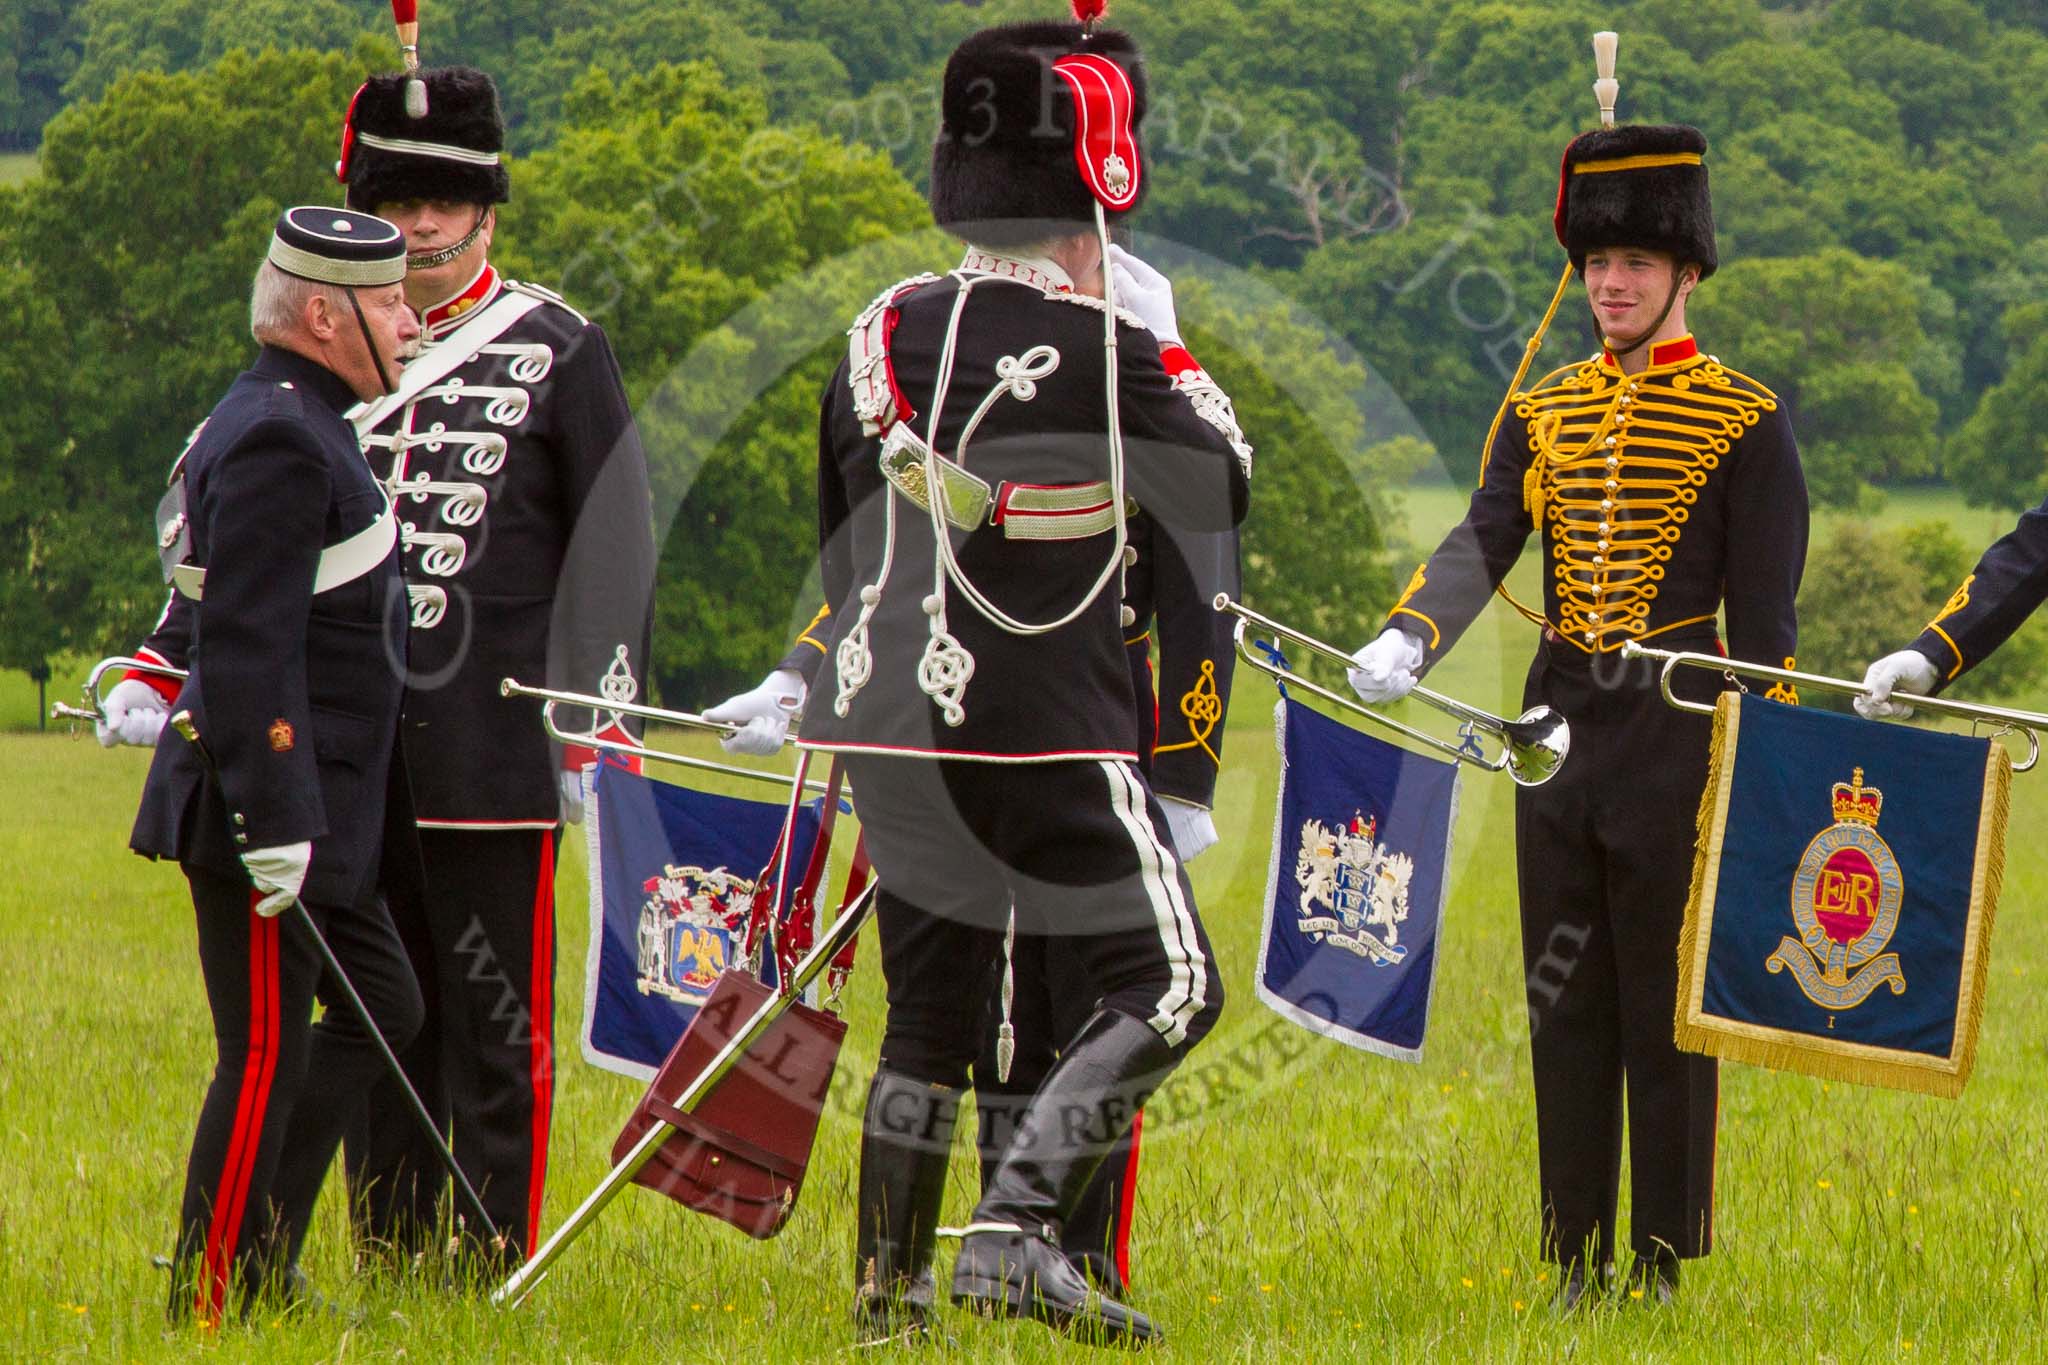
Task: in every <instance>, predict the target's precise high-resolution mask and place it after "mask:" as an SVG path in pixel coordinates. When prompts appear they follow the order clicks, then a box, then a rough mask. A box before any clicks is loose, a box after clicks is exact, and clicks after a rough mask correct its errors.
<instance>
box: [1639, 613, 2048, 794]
mask: <svg viewBox="0 0 2048 1365" xmlns="http://www.w3.org/2000/svg"><path fill="white" fill-rule="evenodd" d="M1621 657H1622V658H1624V659H1657V660H1662V661H1663V664H1664V671H1663V672H1662V673H1660V674H1658V676H1657V686H1658V687H1659V689H1660V690H1662V691H1663V693H1664V700H1665V701H1667V702H1669V703H1670V704H1671V705H1673V706H1675V707H1677V708H1678V709H1679V710H1681V711H1696V712H1698V713H1699V714H1701V715H1703V716H1711V715H1713V714H1714V708H1713V706H1712V704H1711V703H1708V702H1703V701H1687V700H1685V699H1684V698H1683V697H1675V696H1673V695H1672V694H1671V675H1672V673H1674V672H1675V671H1677V669H1678V668H1679V667H1680V666H1681V665H1683V666H1687V667H1691V668H1708V669H1712V670H1713V671H1714V672H1716V673H1729V674H1734V675H1736V676H1739V677H1744V678H1769V679H1771V680H1773V681H1774V682H1789V683H1796V684H1798V685H1799V686H1801V687H1812V688H1816V689H1818V690H1820V691H1822V692H1839V693H1842V694H1844V695H1846V696H1851V697H1867V696H1869V695H1870V693H1869V691H1868V690H1867V689H1865V687H1864V686H1863V684H1862V683H1860V682H1851V681H1850V680H1849V679H1847V678H1831V677H1829V676H1827V675H1826V674H1825V673H1801V672H1799V671H1798V670H1796V669H1791V668H1772V667H1771V666H1770V665H1769V664H1753V663H1748V662H1745V661H1744V660H1741V659H1724V658H1722V657H1721V656H1720V655H1719V654H1694V653H1690V652H1688V651H1686V650H1676V649H1654V648H1651V647H1650V646H1648V645H1643V644H1638V643H1637V642H1636V641H1634V640H1628V641H1625V642H1624V643H1623V644H1622V646H1621ZM1891 699H1892V700H1893V701H1898V702H1904V703H1906V704H1907V705H1908V706H1912V707H1916V708H1925V709H1926V710H1928V711H1932V712H1934V713H1935V714H1937V715H1944V716H1960V717H1961V718H1963V719H1964V720H1967V721H1969V722H1971V723H1972V724H1990V725H1995V726H1997V727H1998V730H1997V733H1998V734H2001V735H2008V734H2016V735H2019V736H2021V737H2022V738H2024V739H2025V740H2026V741H2027V761H2026V762H2024V763H2015V764H2013V765H2012V770H2013V771H2014V772H2016V773H2023V772H2026V771H2027V770H2028V769H2029V768H2032V767H2033V766H2034V764H2035V762H2036V761H2037V760H2038V759H2039V758H2040V757H2041V736H2040V734H2039V733H2038V732H2039V731H2040V730H2041V729H2043V728H2048V715H2042V714H2041V713H2039V712H2037V711H2014V710H2011V709H2010V708H2008V707H2004V706H1985V705H1982V704H1980V703H1977V702H1967V701H1948V700H1946V699H1944V698H1941V697H1921V696H1915V695H1914V694H1913V693H1911V692H1893V693H1892V694H1891Z"/></svg>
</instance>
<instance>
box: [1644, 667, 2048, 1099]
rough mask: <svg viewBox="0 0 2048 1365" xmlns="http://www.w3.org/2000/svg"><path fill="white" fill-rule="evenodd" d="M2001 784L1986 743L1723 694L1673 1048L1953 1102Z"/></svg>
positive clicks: (1999, 872)
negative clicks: (1917, 1093) (1909, 1091)
mask: <svg viewBox="0 0 2048 1365" xmlns="http://www.w3.org/2000/svg"><path fill="white" fill-rule="evenodd" d="M2011 782H2012V763H2011V760H2010V759H2009V758H2008V756H2007V754H2006V751H2005V748H2004V746H2003V745H2001V744H1999V743H1997V742H1996V741H1994V740H1991V739H1982V738H1971V737H1968V736H1964V735H1954V734H1943V733H1939V732H1936V731H1932V730H1922V729H1917V728H1915V727H1912V726H1906V725H1894V724H1885V723H1882V722H1878V721H1868V720H1863V719H1861V718H1859V717H1856V716H1852V715H1837V714H1834V713H1832V712H1827V711H1817V710H1812V709H1807V708H1802V707H1797V706H1787V705H1783V704H1781V703H1778V702H1773V701H1767V700H1764V699H1763V698H1760V697H1753V696H1744V695H1742V694H1740V693H1735V692H1728V693H1723V694H1722V696H1721V699H1720V702H1719V704H1718V706H1717V708H1716V710H1715V713H1714V756H1713V765H1712V768H1711V770H1710V773H1709V775H1708V779H1707V789H1706V792H1705V794H1704V795H1703V797H1702V798H1701V802H1700V825H1699V828H1700V837H1699V843H1698V847H1697V850H1696V852H1695V856H1694V862H1693V876H1692V896H1691V900H1690V901H1689V902H1688V904H1687V906H1686V912H1685V931H1684V934H1683V936H1682V937H1681V939H1680V940H1679V945H1678V976H1679V982H1678V1002H1677V1017H1676V1028H1677V1042H1678V1046H1679V1047H1681V1048H1683V1049H1685V1050H1687V1051H1689V1052H1704V1053H1709V1054H1711V1055H1713V1056H1716V1057H1721V1058H1725V1059H1727V1060H1729V1061H1737V1062H1752V1063H1755V1064H1757V1065H1759V1066H1767V1067H1772V1068H1774V1069H1779V1070H1786V1071H1800V1072H1804V1073H1806V1074H1807V1075H1810V1076H1819V1077H1823V1078H1825V1079H1828V1080H1839V1081H1853V1082H1856V1083H1858V1084H1862V1085H1881V1086H1889V1087H1892V1088H1894V1089H1899V1090H1914V1091H1919V1092H1922V1093H1925V1094H1930V1095H1942V1096H1946V1097H1948V1098H1954V1097H1955V1096H1957V1095H1960V1094H1961V1093H1962V1090H1963V1085H1964V1083H1965V1082H1967V1081H1968V1080H1969V1078H1970V1068H1971V1066H1972V1065H1973V1064H1974V1063H1975V1061H1976V1054H1977V1029H1978V1023H1979V1021H1980V1019H1981V1018H1982V1015H1983V1009H1984V984H1985V977H1986V972H1987V969H1988V967H1989V963H1990V952H1991V923H1992V918H1993V916H1994V915H1995V914H1996V912H1997V908H1998V892H1999V883H2000V880H2001V878H2002V876H2003V873H2004V867H2005V819H2006V799H2007V793H2008V790H2009V788H2010V785H2011Z"/></svg>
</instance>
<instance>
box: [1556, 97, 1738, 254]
mask: <svg viewBox="0 0 2048 1365" xmlns="http://www.w3.org/2000/svg"><path fill="white" fill-rule="evenodd" d="M1706 155H1707V135H1706V134H1705V133H1702V132H1701V131H1700V130H1699V129H1697V128H1693V127H1689V126H1687V125H1685V124H1677V123H1674V124H1623V125H1622V126H1620V127H1616V128H1599V129H1595V130H1594V131H1593V132H1590V133H1583V134H1581V135H1580V136H1579V137H1577V138H1575V139H1574V140H1573V141H1572V144H1571V145H1570V146H1569V147H1567V148H1565V152H1564V167H1563V169H1562V171H1561V172H1560V174H1559V180H1558V187H1557V218H1556V227H1557V240H1558V241H1559V242H1560V243H1562V244H1563V245H1564V249H1565V250H1566V251H1567V252H1569V253H1570V254H1571V258H1572V264H1573V265H1574V266H1576V267H1578V268H1579V269H1580V270H1581V271H1583V270H1584V269H1585V265H1586V253H1587V252H1589V251H1596V250H1599V249H1601V248H1603V247H1618V246H1635V247H1648V248H1651V249H1653V250H1657V251H1668V252H1670V253H1671V254H1672V255H1673V256H1675V257H1677V258H1678V260H1679V261H1680V262H1681V263H1683V262H1685V261H1691V262H1693V263H1694V264H1696V265H1698V266H1699V268H1700V278H1701V279H1705V278H1706V277H1707V276H1709V275H1711V274H1713V273H1714V268H1715V266H1716V265H1718V264H1719V258H1718V256H1717V255H1716V253H1715V250H1714V201H1713V196H1712V195H1711V193H1709V190H1708V185H1707V165H1706Z"/></svg>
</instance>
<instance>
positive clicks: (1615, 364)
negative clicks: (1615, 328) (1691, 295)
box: [1600, 332, 1700, 370]
mask: <svg viewBox="0 0 2048 1365" xmlns="http://www.w3.org/2000/svg"><path fill="white" fill-rule="evenodd" d="M1699 353H1700V348H1699V344H1698V343H1697V342H1695V341H1694V340H1693V339H1692V333H1691V332H1687V333H1686V334H1685V335H1684V336H1682V337H1673V338H1672V339H1671V340H1670V341H1660V342H1658V343H1657V344H1656V345H1655V346H1652V347H1651V348H1650V368H1651V369H1655V368H1657V367H1658V366H1660V365H1676V364H1677V363H1678V362H1679V361H1681V360H1691V359H1692V358H1693V357H1694V356H1696V355H1698V354H1699ZM1600 363H1601V364H1602V365H1605V366H1606V367H1607V368H1608V369H1610V370H1619V369H1620V368H1621V362H1620V361H1618V360H1616V359H1615V358H1614V352H1612V351H1610V350H1608V349H1607V348H1606V347H1604V346H1603V347H1601V349H1600Z"/></svg>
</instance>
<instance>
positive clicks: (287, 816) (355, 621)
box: [131, 208, 421, 1325]
mask: <svg viewBox="0 0 2048 1365" xmlns="http://www.w3.org/2000/svg"><path fill="white" fill-rule="evenodd" d="M404 275H405V243H404V239H403V238H402V236H401V235H400V234H399V232H398V230H397V229H396V228H395V227H393V226H392V225H391V224H389V223H387V222H384V221H383V220H381V219H378V218H373V217H370V216H369V215H367V214H360V213H350V212H347V211H345V210H337V209H325V208H302V209H293V210H291V211H289V212H287V213H286V214H285V215H284V216H283V217H282V218H280V219H279V220H278V224H277V228H276V231H275V233H274V235H273V237H272V239H271V243H270V249H269V254H268V257H267V259H266V261H265V264H264V265H263V266H262V268H261V270H260V271H259V272H258V275H257V279H256V285H255V290H254V294H253V299H252V303H251V308H250V312H251V330H252V331H253V332H254V333H255V336H256V340H257V341H258V342H259V343H261V345H262V347H263V349H262V351H261V352H260V353H259V354H258V356H257V357H256V361H255V363H254V364H253V365H251V366H250V368H249V369H248V370H247V371H246V372H244V373H243V374H242V375H241V376H240V377H239V378H238V379H236V380H235V383H234V385H233V387H232V388H230V389H229V390H228V392H227V395H226V396H225V397H224V398H222V399H221V401H220V403H219V404H218V405H217V406H215V408H214V410H213V412H212V414H211V415H210V416H209V417H208V418H207V420H206V423H205V425H204V427H203V428H202V430H201V432H200V433H199V435H198V437H197V439H196V440H195V441H194V442H193V444H192V445H191V447H190V448H189V449H188V451H187V452H186V454H185V457H184V459H183V461H182V462H181V467H180V470H179V472H178V476H177V477H178V478H179V480H181V482H182V491H183V493H184V503H183V507H184V510H183V512H182V513H180V514H179V515H178V517H176V518H174V519H173V520H172V522H171V523H170V525H169V526H167V528H166V530H167V532H168V534H167V536H166V540H167V542H169V543H171V544H174V545H175V544H178V543H179V542H180V538H181V537H184V536H189V551H188V552H187V553H186V554H185V555H184V556H183V557H182V561H183V562H178V563H175V564H174V566H173V569H174V575H175V581H176V582H177V584H178V589H179V591H180V593H181V594H182V595H183V597H184V598H185V600H187V601H190V602H192V603H193V604H194V606H193V610H192V612H191V631H192V634H191V649H190V658H191V671H190V673H189V675H188V676H187V678H186V679H185V682H184V685H183V687H182V688H181V689H180V690H179V692H178V693H177V695H176V697H175V699H174V700H173V702H172V703H171V706H172V709H173V710H178V711H185V712H189V713H190V715H191V716H192V718H193V721H194V723H195V727H196V731H197V734H198V736H199V738H198V741H197V742H196V743H195V742H192V741H188V740H186V739H185V738H182V737H179V738H174V739H171V740H168V741H166V742H165V743H164V744H162V745H161V746H160V747H159V748H158V749H157V752H156V755H155V758H154V760H153V761H152V762H151V764H150V771H149V779H148V782H147V783H146V785H145V786H144V788H143V794H142V808H141V812H140V814H139V815H138V816H137V817H136V822H135V831H134V835H133V836H132V840H131V842H132V843H133V846H134V848H135V850H136V851H137V852H138V853H142V854H145V855H147V856H149V857H152V858H175V859H177V860H178V862H179V864H180V865H181V866H182V868H183V870H184V873H185V877H186V880H187V881H188V882H189V883H190V885H191V889H192V904H193V907H194V909H195V910H196V912H197V916H198V931H199V933H198V936H199V960H200V965H201V967H202V969H203V970H204V972H205V977H206V993H207V999H208V1002H209V1003H210V1004H211V1006H212V1010H213V1023H214V1038H215V1042H216V1045H217V1047H218V1052H219V1060H218V1063H217V1064H216V1067H215V1070H214V1075H213V1081H212V1084H211V1085H210V1086H209V1087H208V1089H207V1093H206V1100H205V1102H204V1104H203V1105H202V1106H201V1108H200V1113H199V1125H198V1132H197V1134H196V1135H195V1136H194V1139H193V1143H192V1154H191V1158H190V1160H189V1162H188V1164H187V1167H186V1174H185V1196H184V1202H183V1206H182V1209H181V1212H180V1223H179V1236H178V1246H177V1255H176V1258H175V1261H174V1269H175V1271H176V1275H175V1288H174V1289H173V1297H172V1301H171V1310H172V1314H173V1316H174V1317H183V1316H185V1315H187V1314H196V1315H197V1316H198V1317H199V1318H200V1319H201V1320H202V1321H204V1322H206V1323H208V1324H209V1325H210V1324H212V1323H215V1322H218V1321H219V1320H220V1318H221V1317H222V1316H223V1314H224V1313H226V1312H227V1311H229V1309H230V1308H231V1307H232V1306H234V1305H237V1304H239V1305H240V1306H243V1307H246V1305H247V1304H248V1302H249V1301H250V1300H251V1299H252V1298H253V1297H254V1296H255V1295H257V1294H258V1293H259V1292H260V1291H262V1290H263V1289H265V1288H266V1287H270V1288H276V1289H280V1290H282V1289H284V1288H285V1285H284V1284H283V1283H282V1281H283V1278H284V1275H285V1274H286V1272H287V1270H288V1268H289V1267H290V1266H291V1265H292V1264H293V1262H294V1260H295V1259H296V1256H297V1252H298V1247H299V1244H300V1242H301V1240H302V1239H303V1237H304V1235H305V1224H306V1220H307V1219H308V1218H309V1217H310V1215H311V1213H312V1205H313V1196H314V1195H315V1194H316V1193H317V1191H318V1190H319V1187H320V1180H321V1176H322V1175H323V1173H324V1172H325V1170H326V1168H327V1165H328V1163H329V1161H330V1160H331V1158H332V1157H333V1154H334V1149H335V1145H336V1144H337V1143H338V1142H339V1141H340V1139H341V1133H342V1128H343V1126H344V1124H345V1122H346V1121H347V1118H348V1116H349V1114H350V1113H351V1112H352V1110H353V1108H354V1107H355V1106H356V1105H357V1104H358V1103H359V1102H360V1100H361V1097H362V1094H363V1091H364V1089H365V1088H366V1087H367V1086H368V1084H369V1083H370V1081H371V1079H372V1077H373V1076H374V1075H375V1073H376V1069H377V1065H378V1054H377V1052H376V1050H375V1045H374V1042H373V1040H372V1039H371V1038H370V1037H369V1036H368V1034H367V1033H366V1032H364V1031H363V1029H362V1028H361V1026H360V1024H359V1023H358V1021H357V1020H356V1018H355V1016H354V1015H352V1014H350V1013H349V1012H347V1011H345V1010H343V1011H334V1010H330V1011H329V1012H328V1014H327V1015H326V1016H325V1017H324V1018H323V1019H322V1020H321V1022H320V1023H319V1024H318V1025H317V1026H315V1025H314V1024H313V1023H312V1005H313V998H314V995H315V993H316V984H318V987H319V989H318V993H319V995H320V997H321V999H322V1000H323V1001H325V1000H327V999H328V991H329V990H331V989H332V988H333V986H334V984H335V983H334V982H332V981H331V980H330V981H327V982H325V983H322V982H321V959H320V956H319V953H318V949H317V947H316V945H315V943H314V942H313V940H312V938H311V936H310V935H307V934H305V933H303V932H301V930H302V926H301V925H300V924H299V923H298V922H296V921H283V920H280V919H279V918H278V916H279V915H280V914H281V913H282V912H283V911H284V910H285V909H286V908H288V907H289V906H290V905H291V904H292V901H293V899H294V898H295V897H297V898H303V900H304V903H305V905H306V908H307V910H308V912H309V913H310V915H311V916H312V919H313V922H314V923H315V924H317V925H319V926H320V927H321V929H322V931H323V933H324V934H325V936H326V937H327V938H328V940H329V942H330V943H331V944H332V946H333V948H334V951H335V953H336V955H337V957H338V959H339V960H340V961H341V962H342V964H343V965H344V967H345V968H346V969H347V971H348V973H349V976H350V979H351V980H352V981H354V983H355V984H356V986H357V987H358V988H359V989H360V990H361V992H362V994H363V996H364V998H365V999H366V1001H367V1002H368V1003H369V1005H370V1009H371V1012H372V1014H373V1016H374V1017H375V1018H376V1019H377V1020H378V1021H379V1027H380V1028H381V1029H383V1031H384V1032H385V1034H386V1037H387V1041H388V1042H391V1043H393V1044H394V1045H398V1046H403V1045H404V1043H405V1042H406V1041H408V1040H409V1039H410V1038H411V1036H412V1034H413V1033H414V1032H415V1031H416V1030H417V1029H418V1027H419V1021H420V1012H421V1003H420V998H419V992H418V987H417V985H416V984H415V982H414V980H413V975H412V971H411V969H410V968H409V967H408V966H407V964H406V960H405V955H404V952H403V949H402V947H401V946H400V943H399V941H398V937H397V934H396V932H395V930H394V929H393V926H392V924H391V920H390V918H389V916H388V915H387V914H386V913H385V910H384V908H383V905H382V903H381V902H380V901H379V899H378V898H377V895H376V886H377V882H378V872H379V865H380V860H381V857H382V854H383V840H384V825H385V817H386V814H387V794H386V785H387V781H392V782H395V783H396V784H397V786H398V788H399V790H400V793H401V795H400V798H399V799H400V801H401V803H402V800H403V797H402V790H403V780H404V779H403V774H402V772H400V771H399V770H398V769H397V768H396V766H395V765H394V762H393V757H392V755H393V745H394V744H395V742H396V741H397V736H398V713H399V703H400V698H401V696H402V695H403V689H404V677H403V667H404V661H405V653H404V650H405V629H404V603H405V587H404V583H403V582H402V580H401V579H400V576H399V566H398V538H397V532H396V527H395V525H394V522H393V518H392V514H391V508H390V504H389V502H388V501H387V500H386V498H385V497H384V495H383V493H382V492H381V491H380V490H379V489H378V487H377V484H376V481H375V480H374V479H372V478H371V476H370V472H369V470H368V469H367V468H365V467H364V465H363V461H362V456H361V454H360V453H359V451H358V449H357V446H356V440H355V433H354V431H353V430H351V428H350V427H349V424H348V422H347V421H346V420H345V419H344V418H343V417H342V413H343V411H344V410H345V409H346V408H348V407H349V406H350V404H352V403H353V402H355V401H356V400H358V399H365V400H367V399H374V398H376V397H379V396H380V395H382V394H384V393H386V392H387V391H388V390H389V388H390V386H391V383H392V381H393V377H394V376H395V375H396V374H397V373H398V368H399V364H400V358H401V355H402V354H403V353H404V352H405V351H407V350H409V349H410V348H411V347H412V345H413V343H414V342H415V341H416V340H417V339H418V337H419V327H418V324H417V323H416V322H415V321H414V319H413V315H412V312H411V310H410V309H408V308H407V307H406V305H405V297H404V291H403V289H402V288H401V287H400V282H401V281H402V280H403V278H404ZM202 746H203V747H202ZM399 813H400V814H401V815H402V814H403V810H402V805H401V809H400V811H399Z"/></svg>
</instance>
